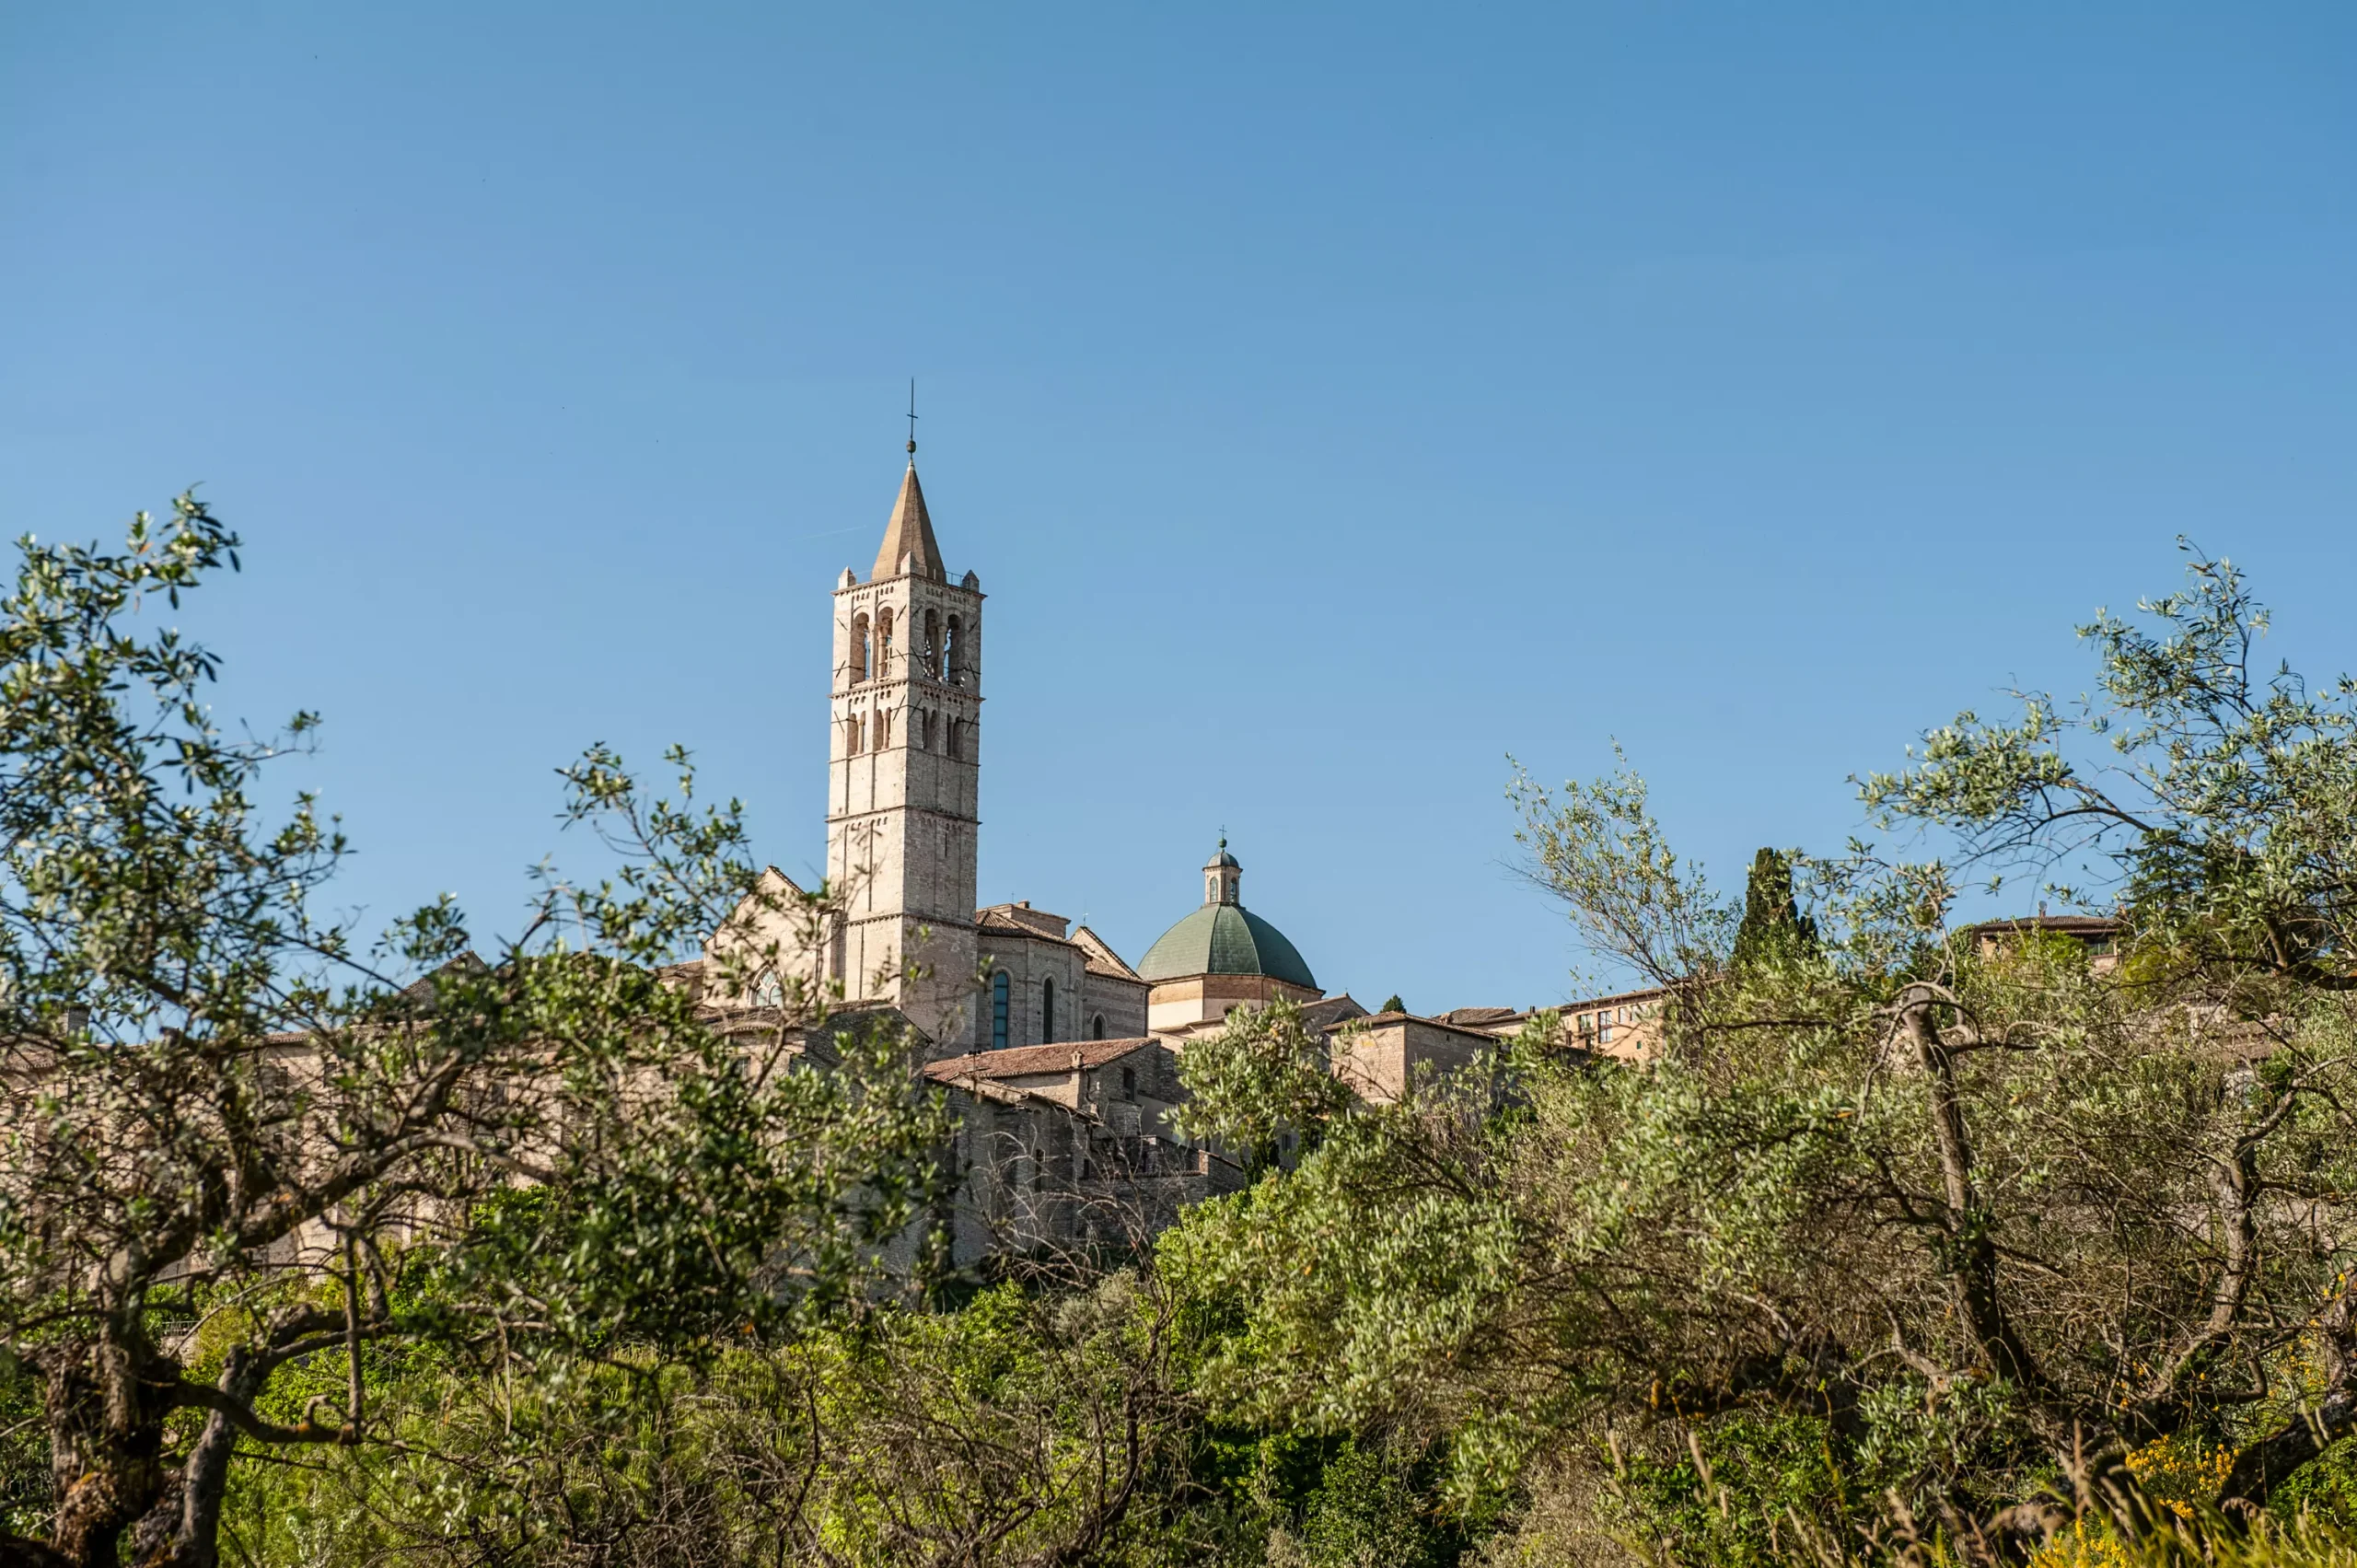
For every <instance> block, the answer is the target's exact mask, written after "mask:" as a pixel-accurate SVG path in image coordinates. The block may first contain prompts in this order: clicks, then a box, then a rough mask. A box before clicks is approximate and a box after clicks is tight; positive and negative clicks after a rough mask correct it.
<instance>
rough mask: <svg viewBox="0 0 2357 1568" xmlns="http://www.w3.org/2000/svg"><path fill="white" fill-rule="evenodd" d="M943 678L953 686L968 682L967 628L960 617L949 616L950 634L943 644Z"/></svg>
mask: <svg viewBox="0 0 2357 1568" xmlns="http://www.w3.org/2000/svg"><path fill="white" fill-rule="evenodd" d="M941 679H944V680H946V681H947V682H949V684H950V685H952V686H963V685H965V684H966V638H965V628H964V627H963V626H961V625H959V624H958V618H957V617H956V616H954V615H953V616H951V617H950V618H949V635H948V637H947V639H946V641H944V642H943V643H942V645H941Z"/></svg>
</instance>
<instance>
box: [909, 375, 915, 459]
mask: <svg viewBox="0 0 2357 1568" xmlns="http://www.w3.org/2000/svg"><path fill="white" fill-rule="evenodd" d="M916 460H917V378H916V377H913V376H911V377H909V461H910V463H911V465H913V464H914V463H915V462H916Z"/></svg>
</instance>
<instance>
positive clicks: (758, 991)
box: [753, 970, 785, 1007]
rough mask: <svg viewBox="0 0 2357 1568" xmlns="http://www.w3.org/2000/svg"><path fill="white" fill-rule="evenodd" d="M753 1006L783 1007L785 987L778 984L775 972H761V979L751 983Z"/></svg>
mask: <svg viewBox="0 0 2357 1568" xmlns="http://www.w3.org/2000/svg"><path fill="white" fill-rule="evenodd" d="M753 1005H754V1006H756V1007H783V1006H784V1005H785V987H784V985H782V984H780V983H779V982H778V978H777V971H776V970H762V971H761V978H760V979H758V980H756V981H753Z"/></svg>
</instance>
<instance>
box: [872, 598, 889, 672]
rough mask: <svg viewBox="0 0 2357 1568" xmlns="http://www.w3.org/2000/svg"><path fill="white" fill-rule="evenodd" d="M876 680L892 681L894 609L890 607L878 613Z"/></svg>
mask: <svg viewBox="0 0 2357 1568" xmlns="http://www.w3.org/2000/svg"><path fill="white" fill-rule="evenodd" d="M876 679H878V680H889V679H892V609H891V606H889V605H887V606H885V607H884V608H883V609H882V610H877V612H876Z"/></svg>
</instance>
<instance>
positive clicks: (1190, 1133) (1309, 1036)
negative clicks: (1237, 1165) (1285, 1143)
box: [1176, 1001, 1352, 1172]
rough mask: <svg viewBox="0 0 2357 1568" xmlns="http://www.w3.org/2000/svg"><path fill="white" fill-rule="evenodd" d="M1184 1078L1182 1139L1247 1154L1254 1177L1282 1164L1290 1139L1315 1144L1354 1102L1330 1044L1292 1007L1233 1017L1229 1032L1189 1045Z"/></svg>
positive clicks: (1246, 1010) (1241, 1011)
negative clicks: (1334, 1067) (1332, 1066)
mask: <svg viewBox="0 0 2357 1568" xmlns="http://www.w3.org/2000/svg"><path fill="white" fill-rule="evenodd" d="M1179 1078H1180V1080H1181V1081H1182V1082H1183V1083H1184V1084H1185V1085H1186V1086H1187V1102H1186V1104H1184V1105H1183V1106H1181V1107H1179V1112H1178V1116H1177V1118H1176V1121H1177V1123H1178V1126H1179V1130H1180V1132H1182V1133H1183V1134H1184V1135H1185V1136H1187V1137H1190V1138H1197V1139H1203V1140H1207V1141H1213V1142H1217V1143H1219V1144H1225V1146H1227V1147H1229V1148H1232V1149H1236V1150H1238V1151H1240V1152H1241V1153H1242V1154H1243V1155H1244V1156H1245V1157H1246V1161H1247V1164H1248V1168H1250V1169H1251V1170H1253V1171H1255V1172H1258V1171H1260V1170H1264V1169H1267V1168H1270V1167H1272V1166H1274V1165H1275V1164H1276V1162H1277V1158H1278V1155H1279V1151H1280V1149H1281V1147H1282V1144H1281V1142H1280V1140H1281V1138H1282V1136H1283V1133H1284V1132H1288V1131H1290V1132H1296V1133H1298V1134H1300V1135H1301V1137H1302V1139H1303V1141H1304V1143H1305V1144H1314V1143H1315V1142H1316V1141H1317V1139H1318V1138H1319V1137H1320V1136H1322V1135H1323V1132H1324V1130H1325V1129H1326V1128H1327V1127H1328V1126H1329V1124H1330V1123H1331V1122H1332V1121H1334V1119H1335V1118H1337V1117H1339V1116H1341V1114H1342V1112H1343V1111H1344V1110H1345V1109H1348V1108H1349V1106H1350V1104H1351V1100H1352V1096H1351V1092H1350V1090H1349V1089H1348V1088H1347V1087H1345V1086H1343V1084H1342V1083H1341V1081H1340V1080H1339V1079H1337V1078H1336V1077H1335V1076H1334V1074H1333V1073H1332V1072H1331V1071H1330V1070H1329V1067H1328V1065H1327V1060H1326V1041H1325V1040H1324V1039H1323V1037H1321V1036H1320V1035H1319V1034H1318V1032H1317V1031H1316V1030H1314V1029H1312V1028H1309V1027H1308V1026H1306V1024H1304V1023H1303V1022H1302V1016H1301V1008H1300V1007H1299V1005H1296V1004H1295V1003H1292V1002H1285V1001H1278V1002H1272V1003H1271V1004H1270V1005H1268V1006H1266V1007H1260V1008H1254V1007H1239V1008H1237V1010H1236V1011H1235V1012H1233V1013H1230V1014H1229V1015H1228V1016H1227V1024H1226V1027H1225V1028H1222V1029H1220V1030H1219V1031H1218V1032H1217V1033H1215V1034H1212V1035H1208V1036H1205V1037H1204V1038H1202V1039H1201V1040H1195V1041H1193V1042H1191V1043H1190V1044H1189V1046H1188V1047H1187V1050H1186V1053H1185V1054H1184V1055H1183V1056H1181V1057H1180V1059H1179Z"/></svg>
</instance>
